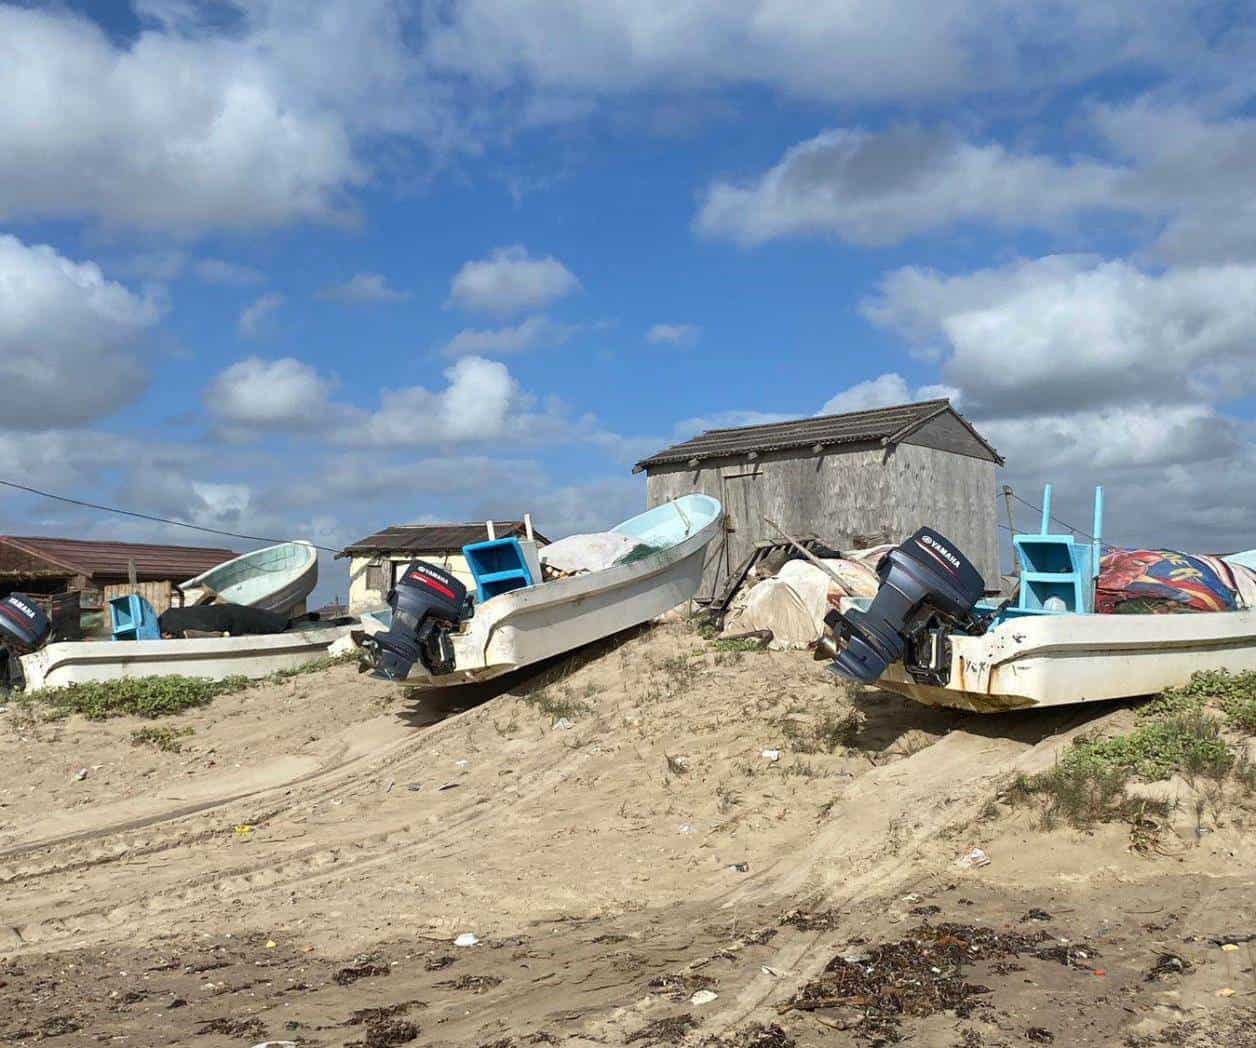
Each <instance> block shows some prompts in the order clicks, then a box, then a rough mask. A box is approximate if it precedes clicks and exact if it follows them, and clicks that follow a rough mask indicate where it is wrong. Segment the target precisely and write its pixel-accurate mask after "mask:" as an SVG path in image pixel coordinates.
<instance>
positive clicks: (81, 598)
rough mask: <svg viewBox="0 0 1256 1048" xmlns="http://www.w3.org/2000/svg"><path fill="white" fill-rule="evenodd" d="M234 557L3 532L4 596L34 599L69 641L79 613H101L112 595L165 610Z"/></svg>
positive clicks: (0, 590) (0, 576)
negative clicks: (184, 586)
mask: <svg viewBox="0 0 1256 1048" xmlns="http://www.w3.org/2000/svg"><path fill="white" fill-rule="evenodd" d="M233 557H235V554H234V553H233V552H232V551H231V550H229V549H206V548H203V547H200V546H157V545H152V544H150V543H136V542H98V541H92V540H86V539H58V538H50V537H48V536H44V535H33V536H22V535H0V597H3V596H7V595H8V594H10V593H14V592H18V591H20V592H22V593H26V594H27V595H29V596H31V597H35V598H36V599H37V600H38V601H39V602H40V603H42V604H44V606H45V609H46V610H49V611H50V613H51V614H52V616H53V620H54V623H55V624H56V626H57V628H58V633H59V636H61V637H62V638H63V639H68V638H70V637H72V636H73V635H74V628H75V625H76V624H77V621H78V619H79V617H80V616H79V613H80V611H92V610H95V611H97V612H99V611H100V610H101V609H102V608H103V606H104V605H105V604H106V603H108V601H109V600H110V599H112V598H113V597H119V596H123V595H125V594H129V593H138V594H139V595H140V596H142V597H144V598H145V599H146V600H147V601H148V602H149V603H150V604H152V606H153V609H154V610H155V611H156V612H157V613H158V614H161V612H163V611H165V610H166V609H167V608H168V607H170V604H171V597H172V594H173V593H174V587H175V586H177V585H178V584H179V583H180V582H186V581H187V580H188V579H190V578H192V577H193V576H196V575H199V574H200V573H201V572H202V571H208V570H209V569H210V568H213V567H217V566H218V565H219V564H221V563H223V562H224V561H228V560H231V559H232V558H233ZM132 573H134V576H135V582H134V584H132V582H131V576H132Z"/></svg>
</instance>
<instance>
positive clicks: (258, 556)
mask: <svg viewBox="0 0 1256 1048" xmlns="http://www.w3.org/2000/svg"><path fill="white" fill-rule="evenodd" d="M317 584H318V552H317V551H316V550H315V549H314V547H313V546H311V545H310V544H309V543H308V542H283V543H280V544H279V545H277V546H267V547H265V548H264V549H259V550H254V551H253V552H252V553H246V554H244V555H243V556H241V557H236V559H235V560H229V561H227V562H226V563H225V564H219V565H218V566H217V567H214V568H210V569H209V571H206V572H203V573H202V574H200V575H197V576H196V578H194V579H188V580H187V582H184V583H181V584H180V585H179V590H180V592H181V593H182V594H183V597H184V601H185V603H188V604H194V603H196V602H197V601H198V600H199V599H200V598H201V597H202V596H204V595H205V594H206V593H207V592H208V590H211V589H212V591H213V592H214V593H215V594H216V595H217V597H218V599H220V600H222V601H224V602H226V603H229V604H241V605H244V606H246V607H250V608H258V609H260V610H261V611H269V612H273V613H274V614H276V615H292V614H294V613H296V612H297V611H298V608H299V607H300V606H301V605H303V604H304V602H305V600H306V598H307V597H309V595H310V594H311V593H312V592H313V591H314V587H315V586H316V585H317Z"/></svg>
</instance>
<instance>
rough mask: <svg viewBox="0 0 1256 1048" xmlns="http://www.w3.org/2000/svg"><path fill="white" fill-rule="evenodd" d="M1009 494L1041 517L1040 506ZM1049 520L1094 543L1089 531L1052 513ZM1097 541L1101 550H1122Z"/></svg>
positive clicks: (1009, 529) (1004, 526) (1003, 527)
mask: <svg viewBox="0 0 1256 1048" xmlns="http://www.w3.org/2000/svg"><path fill="white" fill-rule="evenodd" d="M1009 490H1010V489H1009ZM1010 494H1011V496H1012V498H1014V499H1015V500H1016V501H1017V502H1019V503H1020V504H1021V505H1023V506H1028V507H1029V508H1030V509H1032V510H1033V511H1034V512H1036V513H1037V514H1038V515H1039V516H1041V515H1042V507H1041V506H1035V505H1034V504H1033V503H1032V502H1030V501H1029V500H1028V499H1023V498H1021V497H1020V496H1019V495H1018V494H1016V492H1014V491H1011V492H1010ZM1051 519H1052V520H1053V521H1055V522H1056V523H1057V524H1059V525H1060V526H1061V527H1065V528H1068V530H1069V531H1071V532H1073V533H1074V534H1075V535H1083V536H1085V537H1086V538H1088V539H1090V541H1091V542H1094V541H1095V536H1094V535H1092V534H1091V533H1090V532H1089V531H1086V530H1084V529H1082V528H1078V527H1075V526H1073V525H1072V524H1070V523H1069V522H1068V521H1067V520H1061V519H1060V518H1059V517H1057V516H1056V515H1055V514H1054V513H1053V514H1051ZM999 527H1001V528H1002V529H1003V530H1004V531H1012V529H1011V528H1010V527H1008V526H1007V525H1006V524H1000V525H999ZM1013 534H1015V532H1013ZM1098 541H1099V545H1100V546H1101V547H1102V548H1103V549H1121V548H1122V547H1121V546H1114V545H1113V544H1112V543H1110V542H1107V541H1106V540H1104V539H1099V540H1098Z"/></svg>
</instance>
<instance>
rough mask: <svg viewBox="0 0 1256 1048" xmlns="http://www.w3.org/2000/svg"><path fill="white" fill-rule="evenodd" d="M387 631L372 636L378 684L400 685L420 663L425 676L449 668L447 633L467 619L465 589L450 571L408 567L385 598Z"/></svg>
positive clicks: (451, 659) (419, 565)
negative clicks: (388, 620)
mask: <svg viewBox="0 0 1256 1048" xmlns="http://www.w3.org/2000/svg"><path fill="white" fill-rule="evenodd" d="M388 606H389V607H390V608H392V628H391V629H389V630H388V632H387V633H377V634H376V635H375V638H374V640H375V672H374V673H372V674H371V676H373V677H380V678H382V679H383V680H405V679H406V676H407V675H408V674H409V673H410V668H411V667H412V666H413V665H414V664H415V663H416V662H421V663H423V665H424V666H425V667H426V668H427V670H428V672H429V673H434V674H441V673H449V672H451V671H452V670H453V668H454V648H453V642H452V641H451V640H450V639H449V633H450V630H452V629H454V628H456V627H457V625H458V623H460V622H461V621H462V620H463V619H464V618H466V617H467V612H468V605H467V588H466V586H464V585H463V584H462V583H461V582H459V581H458V580H457V579H456V578H455V577H454V576H453V575H451V574H450V573H449V572H447V571H445V570H443V569H442V568H438V567H436V566H435V565H433V564H428V563H427V562H426V561H422V560H416V561H412V562H411V563H410V566H409V567H407V568H406V570H405V572H403V573H402V576H401V578H399V579H398V580H397V585H396V586H394V587H393V589H392V591H391V592H390V593H389V594H388Z"/></svg>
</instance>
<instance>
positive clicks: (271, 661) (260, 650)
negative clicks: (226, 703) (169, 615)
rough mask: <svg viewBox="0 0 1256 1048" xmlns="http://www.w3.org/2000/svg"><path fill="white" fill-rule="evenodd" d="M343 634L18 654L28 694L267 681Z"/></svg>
mask: <svg viewBox="0 0 1256 1048" xmlns="http://www.w3.org/2000/svg"><path fill="white" fill-rule="evenodd" d="M348 632H349V630H348V627H346V626H334V627H322V628H317V629H296V630H289V631H287V632H286V633H274V634H270V635H269V636H261V637H196V638H192V639H188V640H182V639H180V640H135V641H123V642H118V641H110V640H100V641H95V640H90V641H62V642H59V643H56V644H48V645H45V646H44V647H43V648H40V649H39V650H38V651H36V652H33V653H32V654H30V655H23V656H22V674H23V676H24V677H25V679H26V690H27V691H28V692H29V691H38V690H40V689H41V688H60V687H65V686H66V685H70V684H86V683H89V682H93V681H106V680H119V679H121V678H123V677H170V676H175V675H178V676H183V677H208V678H210V679H212V680H222V679H223V678H225V677H234V676H240V677H250V678H257V677H266V676H269V675H270V674H272V673H276V672H278V671H279V670H293V669H296V668H298V667H299V666H304V665H306V664H307V663H310V662H315V661H317V660H318V659H321V658H323V657H325V656H326V655H327V654H328V651H327V649H328V648H329V647H330V646H331V645H332V644H333V643H334V642H335V641H337V640H339V639H340V638H341V637H343V636H345V635H346V634H347V633H348Z"/></svg>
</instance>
